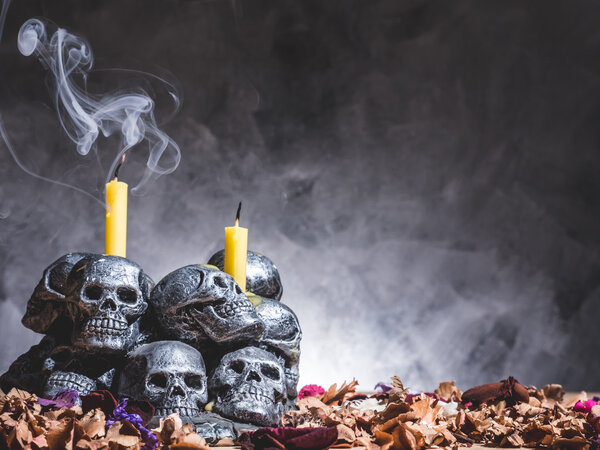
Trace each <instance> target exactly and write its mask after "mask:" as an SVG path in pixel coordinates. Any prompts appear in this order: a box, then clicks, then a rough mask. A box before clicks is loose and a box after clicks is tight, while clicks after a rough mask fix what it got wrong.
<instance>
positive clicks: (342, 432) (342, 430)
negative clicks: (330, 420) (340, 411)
mask: <svg viewBox="0 0 600 450" xmlns="http://www.w3.org/2000/svg"><path fill="white" fill-rule="evenodd" d="M336 428H337V430H338V442H339V441H344V442H348V443H350V444H352V443H353V442H354V441H355V440H356V435H355V434H354V431H352V428H350V427H347V426H346V425H343V424H339V425H338V426H337V427H336Z"/></svg>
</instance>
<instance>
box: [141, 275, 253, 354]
mask: <svg viewBox="0 0 600 450" xmlns="http://www.w3.org/2000/svg"><path fill="white" fill-rule="evenodd" d="M150 303H151V305H152V308H153V311H154V314H155V315H156V319H157V320H156V323H157V326H158V327H159V333H160V334H161V335H162V337H163V338H165V339H175V340H178V341H182V342H186V343H188V344H190V345H192V346H194V347H196V348H198V349H204V348H206V346H207V345H208V344H213V346H214V344H218V345H221V346H222V345H227V344H231V343H237V342H245V341H247V340H251V339H256V338H258V336H259V335H260V334H261V333H262V331H263V328H264V327H263V324H262V322H261V321H260V319H259V318H258V315H257V313H256V310H255V309H254V306H253V305H252V303H250V301H249V300H248V298H247V297H246V295H245V294H244V293H243V292H242V290H241V289H240V287H239V286H238V285H237V284H236V283H235V281H234V280H233V278H232V277H231V276H230V275H228V274H226V273H225V272H221V271H220V270H218V269H217V268H216V267H212V266H206V265H190V266H185V267H182V268H180V269H177V270H175V271H174V272H171V273H170V274H168V275H167V276H166V277H164V278H163V279H162V280H161V281H160V282H159V283H158V284H157V285H156V287H155V288H154V290H153V291H152V295H151V297H150Z"/></svg>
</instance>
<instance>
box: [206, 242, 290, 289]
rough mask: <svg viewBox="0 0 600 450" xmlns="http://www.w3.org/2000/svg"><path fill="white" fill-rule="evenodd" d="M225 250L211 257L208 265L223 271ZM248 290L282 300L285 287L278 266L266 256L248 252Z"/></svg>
mask: <svg viewBox="0 0 600 450" xmlns="http://www.w3.org/2000/svg"><path fill="white" fill-rule="evenodd" d="M224 255H225V250H219V251H218V252H217V253H215V254H214V255H212V256H211V257H210V260H209V261H208V264H212V265H213V266H217V267H218V268H219V269H221V270H223V267H224V263H223V260H224ZM246 290H247V291H249V292H252V293H253V294H256V295H260V296H261V297H266V298H272V299H274V300H280V299H281V295H282V294H283V286H282V285H281V278H280V277H279V271H278V270H277V266H276V265H275V264H274V263H273V261H271V260H270V259H269V258H267V257H266V256H265V255H261V254H260V253H257V252H254V251H252V250H248V259H247V262H246Z"/></svg>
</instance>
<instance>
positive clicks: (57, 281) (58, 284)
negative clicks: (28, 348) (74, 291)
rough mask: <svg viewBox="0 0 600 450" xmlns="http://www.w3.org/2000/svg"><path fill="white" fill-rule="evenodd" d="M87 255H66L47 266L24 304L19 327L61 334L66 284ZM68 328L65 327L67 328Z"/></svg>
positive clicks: (62, 331) (38, 331)
mask: <svg viewBox="0 0 600 450" xmlns="http://www.w3.org/2000/svg"><path fill="white" fill-rule="evenodd" d="M89 255H90V254H89V253H68V254H66V255H64V256H61V257H60V258H59V259H57V260H56V261H54V262H53V263H52V264H50V265H49V266H48V267H47V268H46V270H44V274H43V275H42V279H41V280H40V282H39V283H38V285H37V286H36V288H35V290H34V291H33V294H32V295H31V298H30V299H29V301H28V302H27V312H26V313H25V316H24V317H23V320H22V322H23V325H25V326H26V327H27V328H29V329H31V330H33V331H35V332H37V333H44V334H62V333H64V332H65V330H64V325H65V324H64V320H63V321H62V322H63V323H60V322H61V321H60V320H59V319H64V318H65V314H66V303H67V302H66V292H65V291H66V282H67V277H68V276H69V273H70V272H71V269H72V268H73V266H74V265H75V264H76V263H77V262H78V261H80V260H81V259H83V258H84V257H86V256H89ZM67 328H69V327H67Z"/></svg>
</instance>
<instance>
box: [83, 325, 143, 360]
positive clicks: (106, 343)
mask: <svg viewBox="0 0 600 450" xmlns="http://www.w3.org/2000/svg"><path fill="white" fill-rule="evenodd" d="M130 337H131V336H129V333H127V332H124V333H123V334H122V335H106V334H90V333H88V332H78V330H74V332H73V338H72V342H73V345H74V346H75V347H79V348H84V349H86V350H87V351H90V352H94V353H110V354H115V355H124V354H125V353H126V352H127V350H128V348H129V345H128V343H129V341H130V340H131V339H130Z"/></svg>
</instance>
